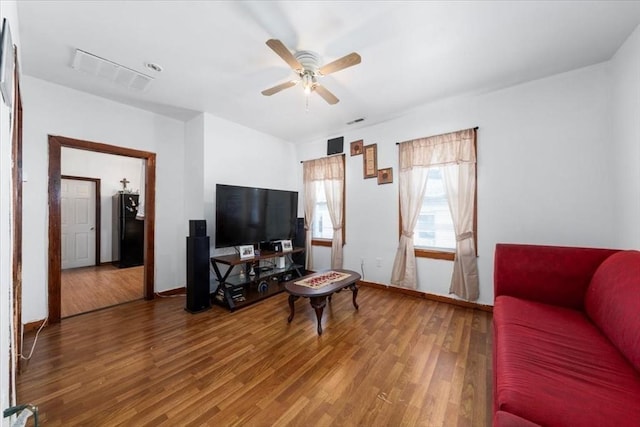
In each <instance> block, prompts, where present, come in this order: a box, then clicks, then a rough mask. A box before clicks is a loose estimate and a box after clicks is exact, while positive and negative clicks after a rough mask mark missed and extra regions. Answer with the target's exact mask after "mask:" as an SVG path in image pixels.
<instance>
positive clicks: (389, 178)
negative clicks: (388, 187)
mask: <svg viewBox="0 0 640 427" xmlns="http://www.w3.org/2000/svg"><path fill="white" fill-rule="evenodd" d="M392 182H393V168H384V169H378V185H382V184H391V183H392Z"/></svg>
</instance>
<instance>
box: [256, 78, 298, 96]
mask: <svg viewBox="0 0 640 427" xmlns="http://www.w3.org/2000/svg"><path fill="white" fill-rule="evenodd" d="M298 81H299V80H298ZM298 81H295V80H293V81H290V82H284V83H280V84H279V85H276V86H274V87H271V88H269V89H265V90H263V91H262V94H263V95H264V96H271V95H273V94H275V93H278V92H280V91H281V90H285V89H288V88H290V87H292V86H295V85H297V84H298Z"/></svg>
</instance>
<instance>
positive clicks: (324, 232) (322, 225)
mask: <svg viewBox="0 0 640 427" xmlns="http://www.w3.org/2000/svg"><path fill="white" fill-rule="evenodd" d="M315 185H316V205H315V207H314V213H313V227H312V234H311V236H312V237H313V239H314V240H316V239H327V240H331V239H333V224H332V223H331V216H330V215H329V207H328V206H327V196H326V194H325V193H324V182H323V181H316V182H315Z"/></svg>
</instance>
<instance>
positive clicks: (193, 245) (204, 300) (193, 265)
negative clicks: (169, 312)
mask: <svg viewBox="0 0 640 427" xmlns="http://www.w3.org/2000/svg"><path fill="white" fill-rule="evenodd" d="M209 308H211V297H210V291H209V236H204V237H191V236H189V237H187V306H186V307H185V310H187V311H188V312H189V313H198V312H200V311H204V310H207V309H209Z"/></svg>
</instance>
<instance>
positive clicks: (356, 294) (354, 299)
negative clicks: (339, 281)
mask: <svg viewBox="0 0 640 427" xmlns="http://www.w3.org/2000/svg"><path fill="white" fill-rule="evenodd" d="M349 289H351V292H352V293H353V306H354V307H355V308H356V310H357V309H359V308H360V307H358V303H357V302H356V298H357V297H358V286H357V285H356V284H355V283H354V284H352V285H349Z"/></svg>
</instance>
